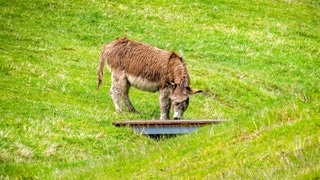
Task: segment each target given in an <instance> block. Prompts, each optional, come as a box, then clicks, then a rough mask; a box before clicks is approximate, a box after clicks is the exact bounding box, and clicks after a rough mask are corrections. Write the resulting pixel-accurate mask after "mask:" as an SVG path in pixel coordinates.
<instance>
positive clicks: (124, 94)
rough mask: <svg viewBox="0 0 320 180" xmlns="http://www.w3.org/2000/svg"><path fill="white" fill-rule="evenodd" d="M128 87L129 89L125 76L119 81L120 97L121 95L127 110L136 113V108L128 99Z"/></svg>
mask: <svg viewBox="0 0 320 180" xmlns="http://www.w3.org/2000/svg"><path fill="white" fill-rule="evenodd" d="M129 89H130V83H129V82H128V80H127V79H126V78H125V79H124V80H123V81H122V82H121V97H122V100H123V102H124V104H125V105H126V107H127V108H128V110H129V112H135V113H137V112H138V111H136V109H135V108H134V107H133V105H132V103H131V101H130V99H129Z"/></svg>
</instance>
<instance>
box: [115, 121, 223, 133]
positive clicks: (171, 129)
mask: <svg viewBox="0 0 320 180" xmlns="http://www.w3.org/2000/svg"><path fill="white" fill-rule="evenodd" d="M221 122H224V120H136V121H118V122H113V123H112V124H113V125H114V126H116V127H121V126H126V127H131V128H133V129H134V130H135V131H136V132H137V133H139V134H142V135H148V136H155V137H159V136H168V135H179V134H188V133H191V132H193V131H195V130H197V129H198V128H200V127H202V126H206V125H211V124H218V123H221Z"/></svg>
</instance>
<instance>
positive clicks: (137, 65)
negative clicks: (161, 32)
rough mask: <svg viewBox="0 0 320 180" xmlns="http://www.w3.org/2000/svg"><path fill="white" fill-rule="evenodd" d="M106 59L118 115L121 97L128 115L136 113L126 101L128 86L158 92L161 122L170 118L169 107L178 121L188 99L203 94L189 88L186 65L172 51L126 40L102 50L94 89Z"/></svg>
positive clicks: (120, 110)
mask: <svg viewBox="0 0 320 180" xmlns="http://www.w3.org/2000/svg"><path fill="white" fill-rule="evenodd" d="M106 60H107V64H108V67H109V69H110V72H111V79H112V85H111V88H110V95H111V98H112V100H113V103H114V106H115V109H116V111H118V112H122V111H123V110H122V107H121V105H120V97H121V98H122V100H123V102H124V104H125V105H126V107H127V108H128V110H129V111H130V112H137V111H136V110H135V108H134V107H133V105H132V104H131V101H130V100H129V96H128V94H129V88H130V86H133V87H135V88H138V89H141V90H144V91H149V92H156V91H159V94H160V95H159V101H160V111H161V115H160V119H161V120H167V119H169V112H170V108H171V106H173V111H174V115H173V118H174V119H175V120H179V119H181V118H182V115H183V112H184V111H185V110H186V109H187V108H188V105H189V96H190V95H191V94H195V93H199V92H202V91H201V90H194V89H192V88H190V87H189V84H190V79H189V74H188V71H187V69H186V65H185V63H184V62H183V60H182V58H181V57H180V56H179V55H177V54H176V53H175V52H173V51H165V50H162V49H158V48H156V47H153V46H150V45H147V44H144V43H141V42H136V41H132V40H129V39H127V38H118V39H116V40H114V41H112V42H110V43H109V44H106V45H105V46H104V47H103V49H102V51H101V56H100V62H99V66H98V69H97V75H98V87H97V89H98V88H99V87H100V86H101V83H102V77H103V68H104V64H105V61H106Z"/></svg>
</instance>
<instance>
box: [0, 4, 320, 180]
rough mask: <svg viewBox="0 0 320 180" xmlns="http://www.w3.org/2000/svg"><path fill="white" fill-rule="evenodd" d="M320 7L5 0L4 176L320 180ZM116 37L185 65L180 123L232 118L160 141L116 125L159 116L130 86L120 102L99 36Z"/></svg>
mask: <svg viewBox="0 0 320 180" xmlns="http://www.w3.org/2000/svg"><path fill="white" fill-rule="evenodd" d="M319 19H320V3H319V1H316V0H278V1H269V0H258V1H251V0H249V1H235V0H229V1H227V0H219V1H207V2H206V1H188V0H184V1H176V2H174V1H152V2H148V3H146V2H144V1H141V2H140V1H110V2H109V1H100V0H95V1H94V0H92V1H76V0H74V1H62V0H56V1H51V0H42V1H38V0H36V1H16V0H13V1H1V11H0V68H1V71H0V76H1V81H0V93H1V96H0V107H1V108H0V114H1V116H0V179H3V178H10V179H11V178H12V179H16V178H18V179H27V178H30V179H56V178H57V179H59V178H61V179H88V178H89V179H165V178H166V179H203V178H206V179H224V178H226V179H317V178H319V177H320V163H319V162H320V148H319V147H320V138H319V137H320V83H319V82H320V33H319V29H320V21H319ZM121 36H127V37H129V38H131V39H134V40H138V41H143V42H145V43H148V44H152V45H154V46H157V47H159V48H163V49H168V50H175V51H176V52H178V53H179V54H180V55H182V56H183V57H184V59H185V61H186V63H187V66H188V70H189V73H190V76H191V85H192V86H193V87H194V88H198V89H202V90H204V93H203V94H197V95H195V96H194V97H192V98H191V100H190V101H191V102H190V107H189V109H188V110H187V111H186V113H185V115H184V118H185V119H215V118H224V119H230V121H229V122H227V123H223V124H220V125H216V126H212V127H205V128H202V129H200V130H199V131H197V132H195V133H192V134H189V135H184V136H178V137H176V138H169V139H164V140H161V141H154V140H151V139H148V138H146V137H143V136H140V135H138V134H135V133H134V132H133V131H132V130H130V129H126V128H115V127H114V126H112V122H113V121H119V120H126V119H159V114H160V113H159V105H158V94H157V93H147V92H142V91H139V90H135V89H132V91H131V93H130V96H131V99H132V101H133V104H134V105H135V106H136V109H138V110H139V111H140V113H139V114H130V113H123V114H117V113H115V111H114V107H113V105H112V101H111V98H110V97H109V95H108V90H109V88H110V77H109V75H110V73H108V71H107V70H106V73H105V77H104V84H103V87H102V88H101V90H100V91H96V89H95V88H96V82H97V77H96V73H95V71H96V67H97V65H98V59H99V55H100V49H101V47H102V46H103V44H105V43H107V42H109V41H111V40H113V39H115V38H117V37H121Z"/></svg>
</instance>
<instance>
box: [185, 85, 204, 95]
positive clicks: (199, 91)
mask: <svg viewBox="0 0 320 180" xmlns="http://www.w3.org/2000/svg"><path fill="white" fill-rule="evenodd" d="M187 89H188V91H189V94H197V93H201V92H203V91H202V90H198V89H193V88H191V87H187Z"/></svg>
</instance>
